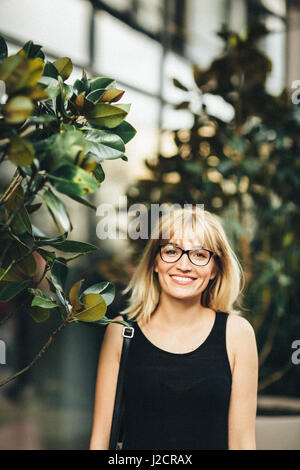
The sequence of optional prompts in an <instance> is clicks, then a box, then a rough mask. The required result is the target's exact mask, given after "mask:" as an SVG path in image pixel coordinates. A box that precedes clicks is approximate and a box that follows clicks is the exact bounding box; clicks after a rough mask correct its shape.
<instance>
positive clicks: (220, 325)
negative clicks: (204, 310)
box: [211, 310, 228, 346]
mask: <svg viewBox="0 0 300 470" xmlns="http://www.w3.org/2000/svg"><path fill="white" fill-rule="evenodd" d="M227 318H228V313H226V312H222V311H220V310H217V311H216V319H215V325H214V327H213V330H212V335H211V336H212V338H211V340H212V341H213V342H215V343H216V345H217V344H218V345H221V344H222V345H223V346H226V322H227Z"/></svg>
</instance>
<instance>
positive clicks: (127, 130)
mask: <svg viewBox="0 0 300 470" xmlns="http://www.w3.org/2000/svg"><path fill="white" fill-rule="evenodd" d="M114 134H117V135H118V136H120V137H121V139H122V140H123V142H124V143H125V144H127V143H128V142H129V141H130V140H131V139H133V137H134V136H135V134H136V130H135V128H134V127H133V126H132V125H131V124H129V122H127V121H123V122H121V124H120V125H119V126H117V127H115V128H114Z"/></svg>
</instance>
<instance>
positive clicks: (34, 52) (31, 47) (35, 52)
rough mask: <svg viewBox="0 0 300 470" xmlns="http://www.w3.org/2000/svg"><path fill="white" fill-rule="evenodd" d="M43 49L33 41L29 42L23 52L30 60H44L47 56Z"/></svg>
mask: <svg viewBox="0 0 300 470" xmlns="http://www.w3.org/2000/svg"><path fill="white" fill-rule="evenodd" d="M41 49H42V46H40V45H38V44H34V43H33V41H28V42H26V44H25V45H24V46H23V48H22V49H21V50H22V51H24V52H25V54H26V55H27V57H28V58H29V59H35V58H36V57H40V58H41V59H44V58H45V55H44V53H43V51H42V50H41Z"/></svg>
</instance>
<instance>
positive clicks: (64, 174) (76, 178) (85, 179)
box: [49, 165, 100, 197]
mask: <svg viewBox="0 0 300 470" xmlns="http://www.w3.org/2000/svg"><path fill="white" fill-rule="evenodd" d="M49 178H50V180H51V183H52V184H53V186H54V187H55V189H56V190H57V191H59V192H61V193H63V194H66V195H67V196H71V197H77V196H78V197H82V196H85V195H87V194H91V193H94V192H95V191H96V190H97V189H98V188H99V186H100V183H99V182H98V181H97V180H96V179H95V178H94V177H93V176H91V175H90V174H89V173H87V172H86V171H84V170H82V169H81V168H78V167H74V166H71V165H65V166H61V167H60V168H58V170H56V171H55V172H54V173H52V174H50V175H49Z"/></svg>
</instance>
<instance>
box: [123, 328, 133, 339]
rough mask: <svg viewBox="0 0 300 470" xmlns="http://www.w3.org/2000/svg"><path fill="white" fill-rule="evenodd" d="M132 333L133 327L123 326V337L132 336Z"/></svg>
mask: <svg viewBox="0 0 300 470" xmlns="http://www.w3.org/2000/svg"><path fill="white" fill-rule="evenodd" d="M133 335H134V328H132V326H124V328H123V336H124V337H125V338H132V337H133Z"/></svg>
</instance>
